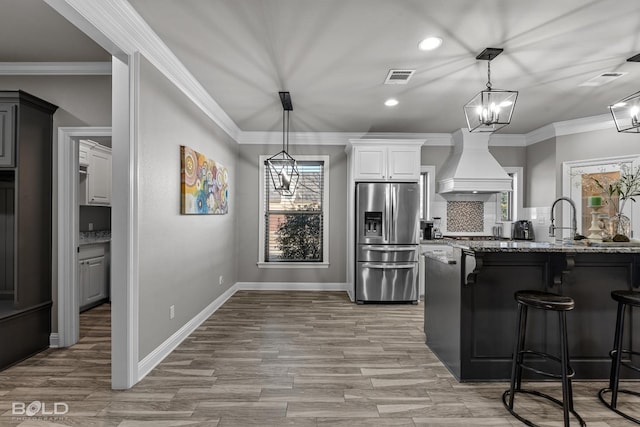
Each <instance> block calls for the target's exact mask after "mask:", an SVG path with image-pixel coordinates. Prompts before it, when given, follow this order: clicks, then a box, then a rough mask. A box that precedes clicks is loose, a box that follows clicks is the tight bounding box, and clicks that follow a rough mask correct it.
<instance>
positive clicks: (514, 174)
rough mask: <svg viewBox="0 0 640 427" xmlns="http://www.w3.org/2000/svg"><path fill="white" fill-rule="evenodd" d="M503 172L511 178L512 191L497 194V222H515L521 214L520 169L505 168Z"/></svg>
mask: <svg viewBox="0 0 640 427" xmlns="http://www.w3.org/2000/svg"><path fill="white" fill-rule="evenodd" d="M504 170H505V171H506V172H507V174H508V175H509V176H510V177H511V179H512V181H513V183H512V185H511V188H513V190H512V191H503V192H502V193H498V200H497V207H498V212H497V220H498V221H515V220H517V219H518V215H519V214H522V212H523V211H522V178H521V177H522V168H521V167H505V168H504Z"/></svg>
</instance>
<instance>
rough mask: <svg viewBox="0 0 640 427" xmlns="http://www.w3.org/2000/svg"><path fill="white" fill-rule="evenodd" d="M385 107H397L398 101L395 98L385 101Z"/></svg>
mask: <svg viewBox="0 0 640 427" xmlns="http://www.w3.org/2000/svg"><path fill="white" fill-rule="evenodd" d="M384 105H386V106H387V107H395V106H396V105H398V100H397V99H395V98H389V99H387V100H386V101H384Z"/></svg>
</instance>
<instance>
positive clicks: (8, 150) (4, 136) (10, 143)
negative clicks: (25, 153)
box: [0, 103, 17, 167]
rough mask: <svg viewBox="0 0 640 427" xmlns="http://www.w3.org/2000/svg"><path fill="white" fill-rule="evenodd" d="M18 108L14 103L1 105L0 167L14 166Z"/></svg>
mask: <svg viewBox="0 0 640 427" xmlns="http://www.w3.org/2000/svg"><path fill="white" fill-rule="evenodd" d="M16 108H17V106H16V105H15V104H13V103H7V104H0V167H6V166H13V165H14V157H13V153H14V147H15V144H16V132H15V131H16V123H15V118H16V113H15V110H16Z"/></svg>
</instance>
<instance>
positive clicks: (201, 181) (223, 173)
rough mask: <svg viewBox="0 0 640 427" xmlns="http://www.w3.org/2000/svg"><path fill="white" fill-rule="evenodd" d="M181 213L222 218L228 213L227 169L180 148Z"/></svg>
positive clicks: (196, 153)
mask: <svg viewBox="0 0 640 427" xmlns="http://www.w3.org/2000/svg"><path fill="white" fill-rule="evenodd" d="M180 192H181V196H182V197H181V199H180V213H182V214H184V215H223V214H226V213H228V212H229V173H228V172H227V168H225V167H224V166H222V165H221V164H219V163H216V162H215V161H213V160H211V159H207V158H206V157H205V156H204V154H201V153H198V152H197V151H194V150H192V149H191V148H189V147H186V146H184V145H181V146H180Z"/></svg>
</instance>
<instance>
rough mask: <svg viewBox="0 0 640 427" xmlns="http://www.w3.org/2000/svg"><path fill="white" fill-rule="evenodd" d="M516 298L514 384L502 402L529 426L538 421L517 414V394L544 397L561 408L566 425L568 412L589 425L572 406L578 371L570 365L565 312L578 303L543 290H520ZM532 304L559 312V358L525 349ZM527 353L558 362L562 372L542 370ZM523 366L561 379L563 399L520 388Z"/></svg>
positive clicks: (504, 395) (512, 369)
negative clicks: (530, 362)
mask: <svg viewBox="0 0 640 427" xmlns="http://www.w3.org/2000/svg"><path fill="white" fill-rule="evenodd" d="M514 297H515V299H516V301H517V302H518V329H517V336H516V342H515V346H514V350H513V363H512V365H511V366H512V368H511V387H510V388H509V390H507V391H505V392H504V393H503V394H502V403H504V406H505V408H507V410H508V411H509V412H510V413H511V415H513V416H514V417H516V418H517V419H519V420H520V421H522V422H523V423H525V424H526V425H528V426H535V425H536V424H534V423H532V422H531V421H529V420H527V419H526V418H524V417H522V416H520V415H518V414H517V413H516V411H515V410H514V409H513V400H514V397H515V394H516V393H526V394H532V395H535V396H539V397H543V398H545V399H547V400H549V401H551V402H553V403H555V404H556V405H558V406H560V407H562V410H563V413H564V425H565V426H569V413H572V414H573V415H574V416H575V417H576V419H577V420H578V421H579V422H580V425H581V426H585V425H586V424H585V422H584V420H583V419H582V417H580V415H578V414H577V412H576V411H574V409H573V391H572V388H571V378H573V376H574V375H575V372H574V371H573V369H571V367H570V366H569V351H568V348H569V344H568V340H567V323H566V312H567V311H570V310H573V307H574V306H575V303H574V301H573V299H572V298H570V297H565V296H562V295H557V294H552V293H549V292H541V291H518V292H516V293H515V295H514ZM529 307H531V308H535V309H539V310H550V311H556V312H558V317H559V320H560V347H561V353H562V354H561V357H560V358H558V357H555V356H552V355H550V354H547V353H542V352H539V351H535V350H525V348H524V344H525V336H526V332H527V312H528V309H529ZM525 355H530V356H534V357H537V358H542V359H544V360H552V361H555V362H557V363H559V364H560V372H561V373H560V374H555V373H552V372H546V371H542V370H540V369H536V368H534V367H533V366H530V365H527V364H526V363H525V360H524V356H525ZM523 369H526V370H528V371H531V372H535V373H537V374H540V375H543V376H545V377H549V378H557V379H560V380H562V401H560V400H558V399H556V398H553V397H551V396H549V395H548V394H544V393H542V392H539V391H537V390H529V389H523V388H522V387H521V386H522V370H523ZM507 398H508V401H507Z"/></svg>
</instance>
